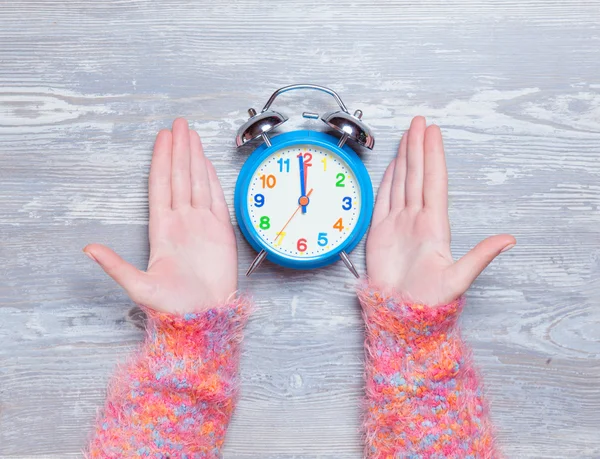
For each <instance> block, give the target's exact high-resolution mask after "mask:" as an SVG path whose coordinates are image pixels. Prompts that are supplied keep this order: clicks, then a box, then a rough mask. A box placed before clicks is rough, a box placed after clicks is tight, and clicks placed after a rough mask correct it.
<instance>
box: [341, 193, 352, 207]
mask: <svg viewBox="0 0 600 459" xmlns="http://www.w3.org/2000/svg"><path fill="white" fill-rule="evenodd" d="M342 202H343V204H342V209H344V210H350V209H352V198H351V197H350V196H346V197H345V198H342Z"/></svg>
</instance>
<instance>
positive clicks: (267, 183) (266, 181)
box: [260, 175, 277, 188]
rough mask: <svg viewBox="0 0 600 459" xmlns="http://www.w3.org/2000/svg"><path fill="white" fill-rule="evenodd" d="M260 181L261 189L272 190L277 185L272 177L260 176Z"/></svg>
mask: <svg viewBox="0 0 600 459" xmlns="http://www.w3.org/2000/svg"><path fill="white" fill-rule="evenodd" d="M260 179H261V180H262V186H263V188H273V187H274V186H275V184H276V183H277V179H276V178H275V176H274V175H268V176H267V175H261V176H260Z"/></svg>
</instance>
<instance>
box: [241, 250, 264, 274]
mask: <svg viewBox="0 0 600 459" xmlns="http://www.w3.org/2000/svg"><path fill="white" fill-rule="evenodd" d="M265 258H267V252H266V251H265V250H261V251H260V253H259V254H258V255H256V258H255V259H254V261H253V262H252V264H251V265H250V267H249V268H248V271H246V277H248V276H250V274H252V273H253V272H254V271H256V270H257V269H258V267H259V266H260V265H261V263H262V262H263V261H265Z"/></svg>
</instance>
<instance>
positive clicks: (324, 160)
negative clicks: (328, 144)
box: [321, 157, 327, 172]
mask: <svg viewBox="0 0 600 459" xmlns="http://www.w3.org/2000/svg"><path fill="white" fill-rule="evenodd" d="M321 162H322V163H323V172H327V158H326V157H325V158H323V159H322V160H321Z"/></svg>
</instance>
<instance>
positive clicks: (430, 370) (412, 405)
mask: <svg viewBox="0 0 600 459" xmlns="http://www.w3.org/2000/svg"><path fill="white" fill-rule="evenodd" d="M359 296H360V299H361V304H362V306H363V313H364V317H365V323H366V338H365V351H366V352H365V354H366V395H367V404H366V413H365V433H366V456H367V457H369V458H375V459H380V458H381V459H383V458H385V459H388V458H394V459H395V458H398V457H413V456H412V455H415V456H414V457H423V458H446V457H472V458H475V457H477V458H495V457H498V454H497V452H496V450H495V448H494V444H493V436H492V426H491V423H490V420H489V416H488V412H487V409H486V404H485V402H484V400H483V398H482V394H481V388H480V383H479V381H478V378H477V374H476V372H475V370H474V367H473V364H472V361H471V358H470V353H469V350H468V349H467V348H466V346H465V344H464V342H463V341H462V339H461V337H460V332H459V329H458V326H457V324H456V321H457V318H458V315H459V313H460V311H461V310H462V306H463V301H462V300H461V299H459V300H457V301H454V302H452V303H450V304H446V305H440V306H436V307H430V306H426V305H421V304H415V303H410V302H405V301H402V299H401V298H399V297H394V296H385V295H382V294H381V293H380V291H379V290H377V289H376V288H374V287H372V286H367V287H365V288H363V289H362V290H361V291H360V292H359Z"/></svg>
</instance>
